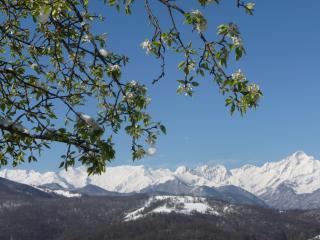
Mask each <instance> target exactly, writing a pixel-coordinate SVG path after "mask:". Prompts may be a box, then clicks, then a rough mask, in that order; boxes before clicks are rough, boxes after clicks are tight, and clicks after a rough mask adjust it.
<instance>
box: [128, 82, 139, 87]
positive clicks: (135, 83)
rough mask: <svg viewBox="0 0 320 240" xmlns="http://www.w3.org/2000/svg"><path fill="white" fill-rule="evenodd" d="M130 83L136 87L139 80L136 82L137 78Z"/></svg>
mask: <svg viewBox="0 0 320 240" xmlns="http://www.w3.org/2000/svg"><path fill="white" fill-rule="evenodd" d="M129 85H130V86H131V87H135V86H137V82H136V81H135V80H131V81H130V83H129Z"/></svg>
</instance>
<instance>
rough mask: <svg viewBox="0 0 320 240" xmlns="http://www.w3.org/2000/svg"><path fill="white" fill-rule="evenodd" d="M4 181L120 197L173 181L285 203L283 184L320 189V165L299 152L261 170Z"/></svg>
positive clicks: (79, 172) (117, 170)
mask: <svg viewBox="0 0 320 240" xmlns="http://www.w3.org/2000/svg"><path fill="white" fill-rule="evenodd" d="M0 177H4V178H7V179H9V180H13V181H17V182H20V183H25V184H28V185H33V186H40V185H44V184H52V183H56V184H59V185H60V186H62V187H63V188H66V189H78V188H83V187H85V186H87V185H94V186H98V187H100V188H102V189H104V190H107V191H112V192H120V193H131V192H140V191H141V190H143V189H146V188H152V186H157V185H160V184H163V183H167V182H170V181H171V182H172V181H179V182H182V183H184V184H187V185H190V186H208V187H216V188H217V187H221V186H228V185H233V186H237V187H240V188H242V189H244V190H246V191H248V192H250V193H252V194H254V195H256V196H268V197H270V196H274V195H277V196H278V198H281V199H282V200H281V201H284V199H283V197H279V194H280V195H281V189H282V188H281V187H280V186H282V185H283V184H285V186H289V187H290V189H291V190H292V193H293V194H296V195H301V194H309V195H310V194H312V193H314V192H315V191H316V190H318V189H320V161H319V160H316V159H315V158H314V157H312V156H309V155H307V154H306V153H304V152H302V151H298V152H296V153H294V154H292V155H291V156H289V157H287V158H285V159H283V160H281V161H279V162H268V163H265V164H264V165H263V166H260V167H258V166H254V165H245V166H242V167H240V168H236V169H230V170H228V169H226V168H225V167H224V166H222V165H216V166H210V165H204V166H199V167H197V168H188V167H186V166H180V167H178V168H177V169H176V170H175V171H171V170H169V169H151V168H147V167H145V166H118V167H109V168H107V171H106V172H105V173H104V174H102V175H96V176H88V175H87V172H86V169H85V168H84V167H79V168H73V169H69V170H68V171H67V172H66V171H60V172H57V173H54V172H45V173H39V172H36V171H32V170H30V171H29V170H17V169H13V170H8V169H4V170H2V171H0ZM279 189H280V190H279ZM286 192H287V191H286ZM309 195H308V196H309ZM268 200H270V199H268ZM319 206H320V202H319Z"/></svg>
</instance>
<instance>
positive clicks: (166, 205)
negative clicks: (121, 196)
mask: <svg viewBox="0 0 320 240" xmlns="http://www.w3.org/2000/svg"><path fill="white" fill-rule="evenodd" d="M157 203H160V205H159V206H156V207H155V208H153V209H152V205H153V204H157ZM149 208H151V210H149V211H148V209H149ZM172 212H175V213H180V214H187V215H189V214H193V213H201V214H211V215H216V216H220V215H221V214H223V213H220V212H218V211H217V209H214V208H213V207H211V206H210V205H209V204H208V203H207V201H206V199H205V198H201V197H192V196H153V197H150V198H149V199H148V201H147V202H146V203H145V205H144V206H143V207H141V208H139V209H137V210H135V211H133V212H130V213H128V214H127V215H126V216H125V218H124V221H132V220H136V219H139V218H142V217H145V216H146V215H149V214H153V213H172Z"/></svg>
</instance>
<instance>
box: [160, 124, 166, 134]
mask: <svg viewBox="0 0 320 240" xmlns="http://www.w3.org/2000/svg"><path fill="white" fill-rule="evenodd" d="M160 130H161V132H163V133H164V134H167V129H166V127H165V126H164V125H160Z"/></svg>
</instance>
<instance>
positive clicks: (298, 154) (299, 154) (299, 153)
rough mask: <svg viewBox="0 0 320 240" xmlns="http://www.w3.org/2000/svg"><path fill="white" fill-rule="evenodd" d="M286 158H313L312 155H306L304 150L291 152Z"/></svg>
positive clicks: (300, 159) (301, 159)
mask: <svg viewBox="0 0 320 240" xmlns="http://www.w3.org/2000/svg"><path fill="white" fill-rule="evenodd" d="M288 159H290V160H294V159H296V160H299V161H303V160H311V159H314V157H313V156H309V155H307V154H306V153H305V152H304V151H297V152H295V153H294V154H292V155H291V156H290V157H288Z"/></svg>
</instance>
